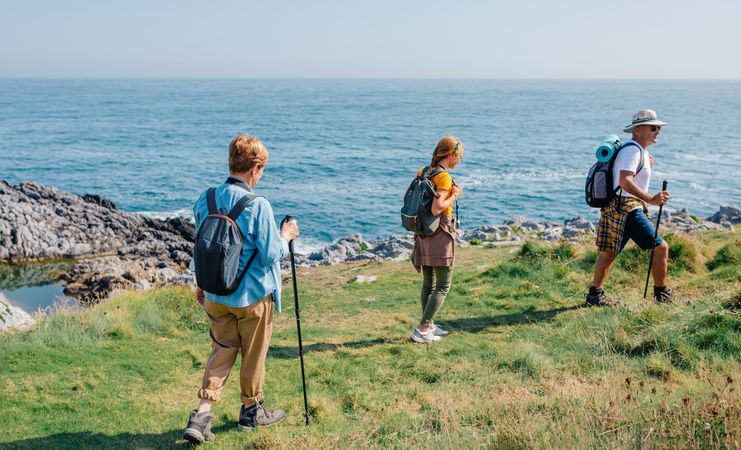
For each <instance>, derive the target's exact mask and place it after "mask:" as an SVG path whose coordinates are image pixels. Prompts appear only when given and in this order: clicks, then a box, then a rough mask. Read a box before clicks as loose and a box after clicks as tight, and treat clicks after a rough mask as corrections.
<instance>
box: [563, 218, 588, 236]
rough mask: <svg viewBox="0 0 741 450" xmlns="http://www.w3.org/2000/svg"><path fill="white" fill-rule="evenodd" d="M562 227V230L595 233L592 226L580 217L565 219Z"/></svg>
mask: <svg viewBox="0 0 741 450" xmlns="http://www.w3.org/2000/svg"><path fill="white" fill-rule="evenodd" d="M563 225H564V228H570V229H575V230H581V231H589V232H592V233H593V232H594V231H595V227H594V224H593V223H592V222H590V221H588V220H587V219H585V218H584V217H582V216H578V217H574V218H572V219H567V220H566V221H564V223H563Z"/></svg>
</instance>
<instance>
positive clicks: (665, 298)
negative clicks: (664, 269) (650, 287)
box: [654, 286, 674, 303]
mask: <svg viewBox="0 0 741 450" xmlns="http://www.w3.org/2000/svg"><path fill="white" fill-rule="evenodd" d="M654 298H655V299H656V302H657V303H671V302H673V301H674V293H673V292H672V290H671V289H670V288H668V287H666V286H661V287H656V286H654Z"/></svg>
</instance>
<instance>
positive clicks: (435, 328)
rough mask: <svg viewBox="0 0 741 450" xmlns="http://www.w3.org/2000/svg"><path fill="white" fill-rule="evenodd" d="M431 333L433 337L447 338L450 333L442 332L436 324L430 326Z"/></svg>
mask: <svg viewBox="0 0 741 450" xmlns="http://www.w3.org/2000/svg"><path fill="white" fill-rule="evenodd" d="M432 333H433V334H434V335H435V336H440V337H445V336H447V335H449V334H450V331H448V330H443V329H442V328H440V326H439V325H438V324H436V323H434V324H432Z"/></svg>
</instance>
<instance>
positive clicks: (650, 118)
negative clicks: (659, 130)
mask: <svg viewBox="0 0 741 450" xmlns="http://www.w3.org/2000/svg"><path fill="white" fill-rule="evenodd" d="M638 125H658V126H660V127H662V126H664V125H669V124H668V123H666V122H662V121H661V120H659V119H658V118H657V117H656V111H654V110H653V109H642V110H640V111H638V112H637V113H635V114H633V123H631V124H630V125H628V126H627V127H625V128H623V131H624V132H626V133H630V130H632V129H633V128H635V127H637V126H638Z"/></svg>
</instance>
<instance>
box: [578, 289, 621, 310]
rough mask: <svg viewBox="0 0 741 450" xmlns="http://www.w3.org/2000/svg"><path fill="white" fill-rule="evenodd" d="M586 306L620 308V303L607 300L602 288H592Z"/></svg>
mask: <svg viewBox="0 0 741 450" xmlns="http://www.w3.org/2000/svg"><path fill="white" fill-rule="evenodd" d="M585 306H618V303H617V302H615V301H612V300H610V299H609V298H607V296H605V291H604V290H603V289H602V288H595V287H590V288H589V293H588V294H587V301H586V304H585Z"/></svg>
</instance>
